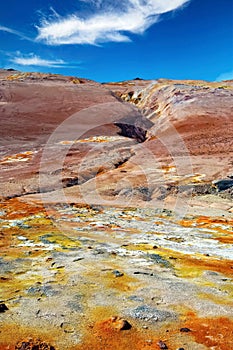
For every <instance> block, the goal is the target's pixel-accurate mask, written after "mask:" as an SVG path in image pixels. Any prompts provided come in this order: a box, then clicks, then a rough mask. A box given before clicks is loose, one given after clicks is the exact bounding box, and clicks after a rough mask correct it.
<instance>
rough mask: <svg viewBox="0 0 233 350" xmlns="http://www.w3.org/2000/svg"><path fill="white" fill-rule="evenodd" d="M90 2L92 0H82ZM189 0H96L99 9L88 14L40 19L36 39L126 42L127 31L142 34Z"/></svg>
mask: <svg viewBox="0 0 233 350" xmlns="http://www.w3.org/2000/svg"><path fill="white" fill-rule="evenodd" d="M82 1H85V2H89V3H90V5H91V3H93V1H92V0H82ZM188 1H190V0H122V1H121V2H120V4H119V2H118V3H117V4H116V1H114V0H111V1H109V0H102V1H98V2H97V3H98V6H97V7H96V10H97V8H99V10H97V11H96V13H95V14H94V15H90V16H89V17H84V18H82V17H80V16H78V15H77V14H72V15H69V16H67V17H61V16H59V15H57V14H56V16H55V17H54V18H53V19H51V18H50V19H44V20H43V21H42V23H41V25H40V26H38V27H37V29H38V36H37V40H42V41H45V42H46V43H48V44H50V45H62V44H92V45H96V44H98V43H102V42H107V41H115V42H123V41H130V38H129V36H128V35H129V34H130V33H133V34H142V33H144V32H145V31H146V29H148V28H149V27H150V26H151V25H152V24H154V23H156V22H157V21H158V18H159V16H160V15H161V14H163V13H166V12H169V11H173V10H176V9H178V8H179V7H181V6H182V5H184V4H185V3H187V2H188Z"/></svg>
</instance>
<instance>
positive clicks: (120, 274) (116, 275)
mask: <svg viewBox="0 0 233 350" xmlns="http://www.w3.org/2000/svg"><path fill="white" fill-rule="evenodd" d="M112 274H113V275H114V276H115V277H122V276H124V274H123V272H120V271H118V270H114V271H112Z"/></svg>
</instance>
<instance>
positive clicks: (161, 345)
mask: <svg viewBox="0 0 233 350" xmlns="http://www.w3.org/2000/svg"><path fill="white" fill-rule="evenodd" d="M158 346H159V347H160V349H168V347H167V345H166V344H165V343H164V342H163V341H162V340H160V341H159V342H158Z"/></svg>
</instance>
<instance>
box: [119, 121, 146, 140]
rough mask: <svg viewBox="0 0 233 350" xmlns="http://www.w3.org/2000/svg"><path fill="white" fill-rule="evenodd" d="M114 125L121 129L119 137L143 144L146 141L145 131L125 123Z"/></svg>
mask: <svg viewBox="0 0 233 350" xmlns="http://www.w3.org/2000/svg"><path fill="white" fill-rule="evenodd" d="M115 125H116V126H118V127H119V128H120V129H121V131H120V132H119V135H122V136H125V137H129V138H131V139H136V140H137V141H138V142H144V141H145V140H146V130H144V129H142V128H140V127H139V126H135V125H131V124H125V123H115Z"/></svg>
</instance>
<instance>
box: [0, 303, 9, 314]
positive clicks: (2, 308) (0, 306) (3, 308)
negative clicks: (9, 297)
mask: <svg viewBox="0 0 233 350" xmlns="http://www.w3.org/2000/svg"><path fill="white" fill-rule="evenodd" d="M7 310H9V309H8V307H7V306H6V304H0V313H3V312H5V311H7Z"/></svg>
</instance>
